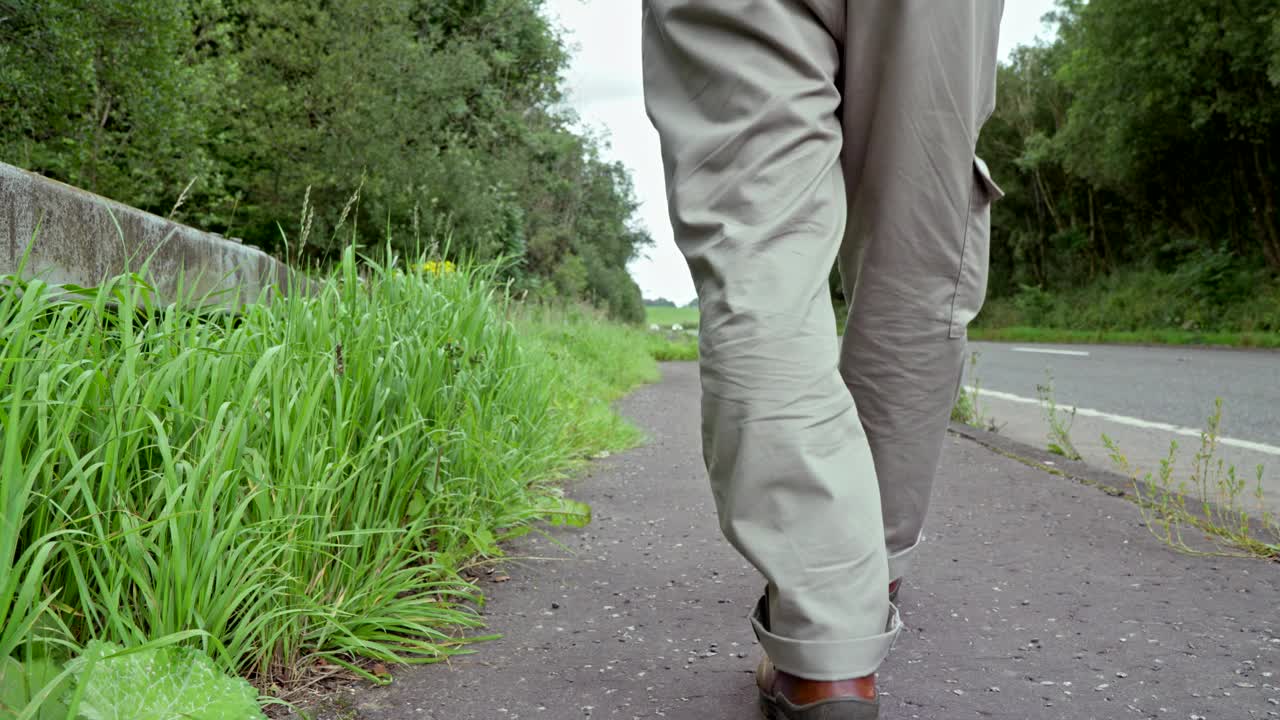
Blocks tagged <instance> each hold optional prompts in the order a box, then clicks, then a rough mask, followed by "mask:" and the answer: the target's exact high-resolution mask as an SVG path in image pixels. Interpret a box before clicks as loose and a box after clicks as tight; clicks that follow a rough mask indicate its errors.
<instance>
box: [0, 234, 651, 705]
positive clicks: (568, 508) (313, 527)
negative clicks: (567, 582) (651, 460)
mask: <svg viewBox="0 0 1280 720" xmlns="http://www.w3.org/2000/svg"><path fill="white" fill-rule="evenodd" d="M503 298H504V296H503V294H502V292H501V288H500V287H499V286H498V285H496V284H495V283H494V282H493V281H492V280H491V279H490V278H489V277H487V276H486V275H485V273H484V272H480V271H472V272H453V273H438V274H437V273H421V272H415V271H412V270H411V271H408V272H401V271H399V270H396V269H395V268H393V267H382V266H377V265H367V264H364V263H362V262H360V261H359V260H358V259H357V257H356V256H355V254H354V252H353V251H350V250H349V251H348V252H347V254H346V256H345V258H344V259H343V262H342V263H341V265H340V267H339V268H338V270H337V272H335V274H334V275H333V276H332V277H330V278H328V279H327V280H324V281H322V282H319V283H318V287H317V288H316V292H315V293H313V294H310V295H307V294H301V293H299V294H292V295H288V296H281V295H276V296H274V297H264V298H261V300H262V302H260V303H258V304H254V305H250V306H248V307H246V308H245V309H244V311H243V312H242V313H239V314H234V315H233V314H225V315H224V314H196V313H191V312H185V311H182V310H179V309H177V308H176V307H174V306H167V307H166V306H161V305H159V304H158V303H157V302H156V301H155V296H154V294H153V293H152V292H151V290H150V288H148V287H147V285H146V284H145V283H144V282H143V281H142V280H140V279H139V277H138V276H136V275H133V276H124V277H120V278H117V279H114V280H112V281H110V282H109V283H107V284H106V285H105V286H104V287H102V288H99V289H96V290H83V291H78V292H73V293H71V294H63V293H58V294H55V293H54V292H53V291H52V290H51V289H50V288H49V287H48V286H47V285H45V284H43V283H42V282H40V281H25V282H24V281H19V280H17V279H15V278H8V279H6V284H5V285H4V286H3V287H0V442H2V443H3V445H2V447H3V457H0V473H2V474H0V500H2V501H3V506H2V507H0V668H3V667H5V663H6V662H7V661H6V658H13V659H16V660H18V661H20V662H23V663H25V664H26V665H27V666H28V667H29V668H31V667H37V666H38V667H46V666H47V664H48V663H50V662H56V663H61V662H63V661H65V660H66V659H67V658H69V657H71V656H72V655H74V654H75V653H76V652H77V651H78V650H79V648H81V647H83V646H84V644H85V643H87V642H88V641H89V640H102V641H107V642H112V643H118V644H120V645H122V646H125V647H136V646H139V645H142V644H144V643H147V642H149V641H156V640H163V639H165V638H169V639H172V638H183V639H185V642H186V644H188V645H194V646H197V647H199V648H201V649H203V650H204V651H206V652H208V653H209V654H210V655H211V656H212V657H213V658H214V659H215V661H216V662H217V663H218V664H219V666H220V667H222V668H223V669H224V670H227V671H231V672H236V673H240V674H242V675H245V676H247V677H249V678H251V679H255V680H257V681H259V683H260V684H265V683H268V682H274V683H282V684H285V683H288V682H290V681H292V680H295V679H298V678H300V677H303V676H305V675H306V674H307V672H308V669H309V668H311V667H312V666H313V665H315V664H317V663H319V662H326V663H336V664H340V665H347V666H349V667H352V668H357V667H358V665H359V662H360V661H361V660H379V661H384V662H432V661H437V660H440V659H442V658H445V657H448V656H449V655H451V654H454V653H457V652H460V651H462V650H463V649H464V646H465V643H466V642H467V640H466V636H467V635H468V634H472V635H474V633H475V629H476V628H478V627H479V626H480V625H481V621H480V618H479V617H478V616H477V614H476V613H475V612H474V611H473V610H472V609H471V608H472V607H473V606H474V604H475V603H478V602H480V600H481V598H480V596H479V593H478V592H477V589H476V588H475V586H473V585H472V584H470V583H469V582H467V581H466V580H465V579H464V578H463V577H462V575H461V574H460V572H459V570H460V568H462V567H463V566H464V565H465V564H466V563H468V562H470V561H472V560H473V559H474V558H476V557H477V556H480V557H485V556H492V555H495V554H498V553H500V549H499V546H498V543H499V542H500V541H501V540H503V539H504V538H505V537H509V536H510V535H513V534H516V533H520V532H524V531H526V530H527V528H528V527H529V526H530V525H531V523H534V522H535V521H537V520H538V519H540V518H549V519H552V520H557V521H572V522H580V521H584V520H585V511H584V508H583V507H582V506H579V505H577V504H575V503H572V502H570V501H568V500H566V499H564V498H563V497H562V496H561V493H560V491H559V489H558V487H557V485H556V483H555V481H556V480H557V479H559V478H561V477H563V476H564V473H565V472H567V471H569V470H571V469H572V468H573V467H574V465H575V464H576V463H578V462H581V461H582V460H583V459H584V458H587V457H589V456H591V455H593V454H595V453H598V452H600V451H602V450H605V449H610V448H616V447H619V446H624V445H627V444H630V443H633V442H635V441H636V440H637V434H636V431H635V430H634V429H633V428H631V427H629V426H628V425H626V424H625V423H624V422H623V421H622V420H620V419H619V418H618V417H617V416H616V415H614V414H613V413H612V411H611V410H610V409H609V406H608V401H609V400H610V399H612V398H615V397H617V396H618V395H620V394H621V393H622V392H623V391H624V390H626V389H627V388H629V387H631V386H633V385H634V384H636V383H639V382H642V381H646V380H650V379H653V378H654V377H655V369H654V365H653V360H652V358H651V356H650V355H649V354H648V352H647V342H648V341H647V338H646V337H645V333H643V332H640V331H638V330H630V329H621V328H613V327H608V326H605V325H603V324H601V323H598V322H596V321H595V319H593V318H589V317H587V316H581V317H574V316H572V315H571V314H566V313H561V314H559V315H555V314H552V313H549V312H543V313H541V314H537V313H530V312H527V311H526V312H513V311H512V309H511V308H510V307H508V306H507V304H506V301H505V300H504V299H503ZM193 631H194V632H193ZM0 675H3V673H0ZM12 680H13V673H12V672H10V673H9V675H8V676H6V680H5V682H10V681H12ZM2 697H4V696H3V694H0V698H2ZM38 700H39V698H36V701H38ZM36 701H33V703H34V702H36ZM33 706H34V705H33ZM6 712H7V713H9V715H6ZM15 713H16V709H15V708H12V707H11V708H7V709H6V708H4V707H0V717H7V716H11V715H13V714H15Z"/></svg>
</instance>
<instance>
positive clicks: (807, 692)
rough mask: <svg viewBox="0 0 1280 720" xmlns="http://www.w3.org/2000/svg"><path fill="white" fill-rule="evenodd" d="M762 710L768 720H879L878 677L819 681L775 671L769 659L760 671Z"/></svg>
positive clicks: (758, 669) (757, 671)
mask: <svg viewBox="0 0 1280 720" xmlns="http://www.w3.org/2000/svg"><path fill="white" fill-rule="evenodd" d="M756 685H757V686H758V687H759V688H760V710H761V712H763V713H764V717H765V719H766V720H877V718H879V717H880V700H879V697H878V696H877V695H876V676H875V675H868V676H866V677H861V678H854V679H852V680H836V681H834V682H819V681H817V680H805V679H804V678H798V677H796V676H794V675H790V674H788V673H785V672H782V671H781V670H779V669H777V668H775V667H774V666H773V663H772V662H771V661H770V660H769V658H767V657H766V658H764V659H762V660H761V661H760V667H759V668H757V669H756Z"/></svg>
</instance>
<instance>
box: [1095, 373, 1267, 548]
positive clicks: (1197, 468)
mask: <svg viewBox="0 0 1280 720" xmlns="http://www.w3.org/2000/svg"><path fill="white" fill-rule="evenodd" d="M1221 424H1222V400H1221V398H1219V399H1218V400H1216V401H1215V402H1214V409H1213V412H1212V413H1211V414H1210V415H1209V418H1208V421H1207V423H1206V427H1205V430H1204V431H1203V432H1201V433H1200V447H1199V449H1198V450H1197V451H1196V454H1195V456H1194V458H1193V464H1192V469H1191V475H1190V477H1189V478H1187V479H1176V478H1175V476H1176V475H1177V457H1178V443H1177V442H1176V441H1175V442H1171V443H1170V444H1169V454H1168V455H1167V456H1165V458H1164V459H1163V460H1161V461H1160V468H1159V470H1157V471H1156V472H1154V473H1153V472H1145V473H1144V472H1142V471H1140V470H1138V469H1136V468H1134V467H1133V466H1132V465H1131V464H1130V462H1129V460H1128V458H1127V457H1126V456H1125V454H1124V452H1123V451H1121V450H1120V448H1119V446H1118V445H1117V444H1116V443H1115V441H1113V440H1112V439H1111V438H1110V437H1107V436H1106V435H1103V436H1102V441H1103V443H1104V444H1105V445H1106V447H1107V449H1108V450H1109V451H1110V453H1111V459H1112V461H1113V462H1114V463H1115V464H1116V467H1117V468H1119V469H1120V471H1121V472H1123V473H1124V474H1125V475H1128V476H1129V478H1130V479H1131V481H1132V483H1133V489H1134V494H1135V496H1136V497H1137V503H1138V507H1139V509H1140V512H1141V513H1142V518H1143V520H1144V521H1145V523H1146V526H1147V528H1148V529H1149V530H1150V531H1151V533H1152V535H1154V536H1155V537H1156V538H1157V539H1159V540H1160V541H1161V542H1162V543H1164V544H1166V545H1168V546H1169V547H1171V548H1174V549H1175V550H1178V551H1179V552H1184V553H1188V554H1194V555H1209V554H1214V555H1233V556H1246V557H1261V558H1267V559H1272V560H1280V518H1277V517H1276V515H1275V514H1274V513H1272V512H1271V511H1270V510H1268V509H1267V507H1266V504H1265V502H1264V496H1263V490H1262V478H1263V472H1264V469H1263V466H1261V465H1258V466H1257V467H1256V468H1255V471H1254V481H1253V488H1252V489H1250V487H1249V485H1250V483H1249V482H1248V481H1247V480H1246V479H1245V478H1244V477H1243V476H1242V475H1241V474H1240V473H1238V472H1237V471H1236V467H1235V465H1233V464H1230V463H1227V462H1226V460H1225V459H1224V458H1221V457H1218V449H1219V446H1218V440H1219V433H1220V429H1221ZM1250 496H1252V498H1253V501H1254V503H1253V504H1254V512H1253V514H1251V512H1250V509H1249V508H1247V507H1246V502H1247V498H1248V497H1250ZM1188 533H1194V534H1196V535H1198V536H1201V537H1203V538H1205V539H1207V540H1208V541H1209V542H1210V545H1211V547H1212V549H1205V548H1204V547H1203V544H1201V545H1200V546H1196V545H1192V544H1191V542H1190V541H1189V540H1188Z"/></svg>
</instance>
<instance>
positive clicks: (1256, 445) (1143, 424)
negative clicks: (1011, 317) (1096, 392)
mask: <svg viewBox="0 0 1280 720" xmlns="http://www.w3.org/2000/svg"><path fill="white" fill-rule="evenodd" d="M965 390H967V391H969V392H973V387H972V386H968V385H966V386H965ZM978 394H979V395H982V396H985V397H989V398H993V399H995V400H1005V401H1007V402H1014V403H1022V404H1023V405H1039V404H1040V401H1039V400H1037V399H1035V398H1029V397H1023V396H1021V395H1014V394H1013V393H1007V392H1001V391H999V390H986V389H979V390H978ZM1076 415H1078V416H1080V417H1094V418H1098V419H1099V420H1106V421H1108V422H1113V423H1118V424H1120V425H1130V426H1132V427H1137V428H1143V429H1146V430H1160V431H1163V432H1167V433H1172V434H1174V435H1185V436H1187V437H1194V438H1198V437H1200V432H1201V431H1200V430H1196V429H1195V428H1189V427H1183V426H1181V425H1171V424H1169V423H1163V422H1152V421H1150V420H1143V419H1142V418H1135V417H1129V416H1127V415H1116V414H1114V413H1108V412H1102V411H1101V410H1090V409H1089V408H1076ZM1218 443H1219V444H1221V445H1230V446H1231V447H1238V448H1242V449H1244V450H1253V451H1254V452H1260V453H1266V454H1268V455H1277V456H1280V447H1277V446H1275V445H1268V444H1266V443H1260V442H1254V441H1252V440H1240V439H1238V438H1231V437H1219V438H1218Z"/></svg>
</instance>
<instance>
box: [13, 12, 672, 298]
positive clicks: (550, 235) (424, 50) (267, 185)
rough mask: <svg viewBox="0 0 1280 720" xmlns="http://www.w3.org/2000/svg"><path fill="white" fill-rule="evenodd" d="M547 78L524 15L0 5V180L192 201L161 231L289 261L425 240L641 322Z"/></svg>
mask: <svg viewBox="0 0 1280 720" xmlns="http://www.w3.org/2000/svg"><path fill="white" fill-rule="evenodd" d="M565 64H566V52H565V48H564V43H563V41H562V39H561V38H560V37H559V35H558V34H557V32H556V30H555V29H554V28H553V27H552V26H551V25H550V24H549V22H548V21H547V20H546V18H545V17H544V15H543V13H542V0H383V1H380V2H376V3H367V2H357V1H356V0H332V1H330V2H324V3H315V2H309V1H308V0H94V1H93V2H88V1H86V0H0V97H2V98H4V101H3V102H0V160H3V161H6V162H10V163H14V164H16V165H19V166H22V167H25V168H28V169H31V170H35V171H37V172H40V173H44V174H46V175H49V176H50V177H54V178H57V179H59V180H64V181H66V182H70V183H72V184H75V185H78V186H81V187H84V188H86V189H88V190H92V191H94V192H98V193H101V194H104V195H107V196H109V197H112V198H115V199H117V200H121V201H123V202H126V203H128V204H131V205H134V206H137V207H140V208H143V209H146V210H151V211H154V212H157V213H159V214H161V215H169V214H170V213H171V212H172V211H173V209H174V205H175V204H176V203H177V201H178V199H179V197H180V196H181V194H182V192H183V189H184V188H186V187H187V186H188V184H190V190H189V192H188V193H187V194H186V197H185V199H184V200H183V202H182V205H181V207H180V208H178V209H177V212H176V216H177V217H178V218H179V219H182V220H184V221H187V222H190V223H192V224H195V225H197V226H200V227H203V228H205V229H208V230H212V231H216V232H221V233H224V234H227V235H232V236H237V237H241V238H244V239H246V240H247V241H249V242H251V243H254V244H257V245H259V246H262V247H265V248H268V249H270V250H272V251H275V252H277V253H279V254H282V255H285V254H287V255H288V257H289V259H291V260H297V259H299V258H302V257H307V258H309V259H318V260H332V259H333V258H334V257H336V255H337V253H338V252H340V247H339V245H340V243H339V241H338V233H337V230H338V228H339V227H340V226H343V225H346V226H347V227H356V228H358V232H359V236H360V237H361V238H362V239H363V240H364V241H366V242H372V241H373V240H376V239H381V238H383V237H385V236H387V234H388V230H389V231H390V235H391V236H392V237H395V238H397V243H399V248H400V249H401V250H405V251H408V252H416V251H419V250H425V249H427V247H428V246H429V245H430V244H431V243H432V242H438V241H439V239H441V238H443V239H444V245H445V247H444V248H443V250H444V252H446V253H447V254H448V255H449V256H450V257H453V258H455V259H456V258H459V257H466V258H470V259H473V260H476V261H480V262H488V261H490V260H493V259H495V258H498V257H505V258H508V259H510V262H509V263H508V265H507V266H506V268H505V270H504V273H505V274H506V275H507V276H508V277H509V279H511V280H513V281H514V283H515V287H516V289H517V290H521V291H524V290H527V291H529V292H530V293H532V294H533V295H534V296H535V297H560V298H567V299H571V300H576V299H587V300H590V301H592V302H594V303H595V304H596V305H597V306H599V307H601V308H604V309H606V310H608V311H609V312H610V314H611V315H613V316H614V317H618V318H625V319H628V320H631V321H639V320H641V319H642V318H643V308H642V306H641V300H640V293H639V290H638V289H637V287H636V285H635V283H634V282H633V281H632V280H631V278H630V277H629V276H628V275H627V272H626V264H627V262H628V261H629V260H631V259H632V258H633V257H634V256H635V255H636V253H637V251H638V250H639V249H640V248H642V247H643V246H645V245H647V244H648V243H649V242H650V239H649V238H648V236H647V234H646V233H645V232H643V231H642V230H640V229H639V228H638V226H637V225H636V224H635V223H634V222H633V218H632V212H633V210H634V209H635V207H636V202H635V200H634V197H633V194H632V189H631V184H630V179H629V178H628V176H627V174H626V172H625V171H624V169H623V168H622V167H621V166H620V165H618V164H615V163H609V162H605V161H604V160H602V159H601V156H600V153H599V144H598V142H596V141H595V140H594V139H592V138H590V137H585V136H583V135H582V134H581V133H579V132H577V131H575V130H574V128H573V121H574V119H573V117H572V116H571V115H570V114H568V113H567V112H566V111H565V110H564V109H563V102H562V101H563V98H562V92H561V82H560V74H561V71H562V70H563V69H564V67H565ZM357 191H358V195H357ZM304 203H305V207H304ZM299 215H301V220H300V221H299V220H298V218H299ZM282 227H283V228H287V229H288V230H287V232H284V231H282V229H281V228H282ZM342 237H343V238H344V239H345V238H346V237H347V235H346V233H343V234H342ZM286 246H288V247H286Z"/></svg>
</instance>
